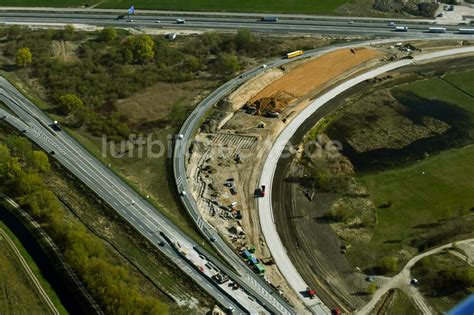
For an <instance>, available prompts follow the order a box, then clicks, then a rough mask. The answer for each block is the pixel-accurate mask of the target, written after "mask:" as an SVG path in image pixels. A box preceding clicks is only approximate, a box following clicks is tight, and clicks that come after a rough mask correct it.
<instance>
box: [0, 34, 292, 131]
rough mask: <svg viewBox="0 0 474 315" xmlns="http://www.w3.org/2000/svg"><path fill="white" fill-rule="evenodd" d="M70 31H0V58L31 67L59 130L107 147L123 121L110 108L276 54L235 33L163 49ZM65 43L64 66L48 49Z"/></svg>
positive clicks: (268, 44) (156, 40)
mask: <svg viewBox="0 0 474 315" xmlns="http://www.w3.org/2000/svg"><path fill="white" fill-rule="evenodd" d="M85 34H86V33H84V32H79V31H76V30H75V29H74V27H72V26H68V27H66V28H65V29H62V30H47V31H44V30H37V31H31V30H27V29H22V28H20V27H17V26H14V27H10V28H5V29H1V30H0V37H4V38H5V39H6V43H5V49H4V55H5V56H7V57H11V58H12V59H14V60H15V62H16V64H17V65H18V66H19V67H20V68H25V67H28V66H31V72H30V73H31V76H32V77H33V78H36V79H38V80H39V82H40V83H41V84H42V85H43V86H44V88H45V89H46V91H47V95H48V96H49V101H51V102H52V103H54V104H56V105H58V108H59V112H58V113H59V114H62V115H65V116H67V119H65V120H64V122H65V123H71V124H72V126H74V127H79V126H82V125H83V124H85V125H86V126H87V128H89V130H90V131H91V132H92V133H93V134H95V135H102V134H107V135H108V136H109V138H110V139H119V138H123V137H127V135H128V134H129V133H130V132H131V130H130V129H129V128H130V126H128V122H127V119H126V118H124V117H120V116H117V115H114V113H115V112H116V108H115V104H116V102H117V100H119V99H123V98H127V97H130V96H132V95H134V94H135V93H137V92H139V91H141V90H142V89H144V88H146V87H149V86H151V85H153V84H154V83H156V82H158V81H164V82H183V81H189V80H193V79H195V78H198V77H199V76H200V75H201V74H202V73H204V72H207V74H206V75H205V76H206V77H208V76H209V75H212V76H213V77H214V78H222V79H226V78H227V77H229V76H232V75H234V74H235V73H236V72H237V71H239V70H240V69H241V68H242V64H243V62H244V61H243V60H244V59H245V58H244V57H246V56H248V57H264V56H265V57H268V56H274V55H279V54H283V53H284V52H286V49H288V48H287V47H285V48H283V47H280V48H278V47H277V46H276V45H275V42H277V41H278V40H277V39H269V38H260V37H256V36H254V35H253V34H252V33H251V32H250V31H249V30H247V29H242V30H240V31H239V32H238V33H237V34H236V35H232V34H217V33H206V34H203V35H199V36H194V37H191V38H190V39H187V40H186V41H185V42H180V41H179V39H178V41H177V42H174V43H170V42H169V41H167V40H165V39H164V38H162V37H152V36H149V35H130V34H129V33H127V32H126V31H121V30H117V29H114V28H104V29H103V30H102V31H100V32H98V33H96V34H95V35H92V36H91V35H85ZM58 40H59V41H66V42H72V43H73V44H74V45H75V46H77V49H76V51H75V56H74V58H72V59H71V60H63V58H61V54H53V49H52V47H53V41H58ZM70 46H73V45H70Z"/></svg>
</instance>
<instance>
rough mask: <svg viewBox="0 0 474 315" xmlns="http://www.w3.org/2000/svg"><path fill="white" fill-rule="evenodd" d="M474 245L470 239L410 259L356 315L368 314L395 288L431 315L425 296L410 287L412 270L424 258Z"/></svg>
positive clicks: (424, 312)
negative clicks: (452, 248) (462, 246)
mask: <svg viewBox="0 0 474 315" xmlns="http://www.w3.org/2000/svg"><path fill="white" fill-rule="evenodd" d="M473 243H474V238H470V239H467V240H463V241H458V242H453V243H449V244H446V245H443V246H439V247H436V248H434V249H432V250H429V251H427V252H424V253H422V254H420V255H417V256H415V257H413V258H412V259H410V260H409V261H408V263H407V264H406V265H405V267H403V269H402V271H400V273H398V274H397V275H396V276H395V277H393V278H391V279H390V280H389V281H388V282H387V283H385V284H384V285H382V287H381V288H379V289H378V290H377V291H376V292H375V294H374V295H373V297H372V299H371V300H370V301H369V303H367V304H366V305H365V306H364V307H363V308H361V309H360V310H359V311H357V313H356V314H361V315H362V314H368V313H369V312H370V311H371V310H372V309H373V308H374V307H375V305H376V304H377V302H378V301H379V300H380V298H381V297H382V296H383V295H384V294H385V293H387V292H388V291H389V290H390V289H394V288H399V289H401V290H403V291H405V293H406V294H407V295H408V296H409V297H411V298H412V299H413V301H414V302H415V304H416V306H417V307H418V308H419V309H420V310H421V311H422V312H423V314H431V313H432V312H431V310H430V308H429V307H428V305H427V304H426V301H425V300H424V298H423V296H422V295H421V294H420V292H419V291H418V289H417V288H416V287H414V286H412V285H410V281H411V268H413V266H414V265H415V264H416V263H417V262H418V261H420V260H421V259H422V258H424V257H427V256H430V255H434V254H437V253H439V252H441V251H443V250H445V249H448V248H450V247H453V246H455V245H456V246H459V245H465V244H470V245H471V246H472V244H473Z"/></svg>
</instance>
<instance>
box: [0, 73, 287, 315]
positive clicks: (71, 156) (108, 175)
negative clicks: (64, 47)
mask: <svg viewBox="0 0 474 315" xmlns="http://www.w3.org/2000/svg"><path fill="white" fill-rule="evenodd" d="M0 101H2V102H3V103H4V104H5V105H6V106H7V107H8V108H9V109H10V111H9V112H8V111H6V110H3V109H0V116H1V119H3V120H4V121H6V122H8V123H9V124H10V125H12V126H13V127H15V128H16V129H18V130H19V131H21V132H23V133H24V135H25V136H27V137H28V138H30V139H31V140H32V141H34V142H35V143H37V144H38V145H39V146H40V147H42V148H43V149H44V150H45V151H46V152H48V153H49V154H50V155H51V156H52V157H53V158H55V159H56V160H57V161H59V162H60V163H61V164H62V165H63V166H64V167H66V168H67V169H68V170H69V171H70V172H71V173H72V174H74V175H75V176H76V177H77V178H78V179H80V180H81V181H82V182H84V183H85V184H86V185H87V186H88V187H89V188H90V189H91V190H93V191H94V192H95V193H96V194H97V195H98V196H99V197H100V198H102V199H103V200H104V201H106V202H107V203H108V204H109V205H110V206H111V207H112V208H113V209H115V210H116V211H117V212H118V213H119V214H120V215H121V216H122V217H123V218H124V219H125V220H126V221H128V222H129V223H130V224H131V225H132V226H133V227H135V229H136V230H137V231H138V232H139V233H141V234H142V235H143V236H144V237H145V238H147V239H148V240H149V241H150V242H151V243H152V244H153V245H155V246H156V247H157V248H158V249H159V250H161V251H162V252H163V254H165V255H166V256H167V257H168V259H170V260H171V261H173V262H174V263H175V264H176V265H177V266H178V267H179V268H180V269H181V270H183V271H184V272H185V273H186V274H187V275H189V276H190V277H191V278H192V279H194V281H196V282H197V283H198V284H199V285H200V286H201V287H202V288H203V289H204V290H206V291H207V292H208V293H209V294H210V295H211V296H213V297H214V298H215V299H216V300H217V301H218V302H219V303H220V304H221V305H222V306H224V307H225V308H228V309H233V310H234V312H235V313H238V314H246V313H257V312H262V313H270V312H272V313H279V311H278V308H276V307H275V306H273V305H271V304H270V303H268V304H269V305H262V304H263V303H265V298H264V297H262V296H263V295H265V293H266V295H267V296H270V295H271V293H272V292H271V291H270V292H267V290H268V288H263V287H256V286H253V287H250V286H248V285H246V284H245V283H242V282H243V280H241V279H240V277H239V276H238V275H236V274H235V273H233V272H232V271H231V270H228V269H227V268H226V267H225V266H223V265H222V264H221V263H220V262H219V261H216V260H215V259H214V258H213V257H212V256H211V255H209V254H208V253H206V252H205V251H204V250H202V249H201V250H200V252H201V253H204V256H203V255H200V253H198V252H197V251H195V250H194V247H195V246H197V245H196V244H195V242H194V241H192V240H191V239H190V238H189V237H187V236H186V235H185V234H184V233H182V232H181V231H179V229H178V228H177V227H175V226H174V225H173V224H172V223H170V222H169V221H168V220H167V219H166V218H165V217H164V216H163V215H161V214H160V213H159V211H158V210H156V209H155V208H153V206H151V205H150V204H149V203H148V202H147V201H146V200H144V199H143V198H142V197H141V196H140V195H138V194H137V193H136V192H135V191H134V190H133V189H131V188H130V187H128V186H127V185H126V184H125V183H124V182H123V181H122V180H121V179H120V178H118V176H116V175H115V174H114V173H112V172H111V171H110V170H109V169H108V168H107V167H106V166H104V165H102V164H101V163H100V162H99V161H98V160H97V159H95V158H94V157H93V156H92V155H91V154H89V153H88V152H87V151H86V150H85V149H83V148H82V147H81V146H80V145H79V144H78V143H77V142H76V141H75V140H74V139H72V138H71V137H70V136H68V135H67V134H66V133H65V132H63V131H55V130H53V128H51V126H52V124H53V121H52V120H51V119H50V118H49V117H47V116H46V115H45V114H44V113H43V112H42V111H41V110H39V109H38V108H37V107H36V106H35V105H34V104H33V103H31V102H30V101H29V100H28V99H26V98H25V97H24V96H23V95H21V94H20V92H19V91H18V90H16V89H15V87H13V86H12V85H11V84H10V83H9V82H7V81H6V80H5V79H4V78H0ZM163 235H165V236H166V237H163ZM177 244H179V245H177ZM178 249H181V253H180V252H179V251H178ZM209 261H211V262H212V264H213V265H214V266H217V268H207V267H206V264H207V263H208V262H209ZM195 265H197V266H195ZM208 269H217V270H220V271H222V272H224V273H226V274H228V275H229V277H230V278H231V279H232V280H234V281H237V282H238V283H239V284H240V286H241V287H242V288H243V290H239V291H238V292H235V291H233V290H232V288H230V287H229V286H228V285H226V284H224V285H220V286H219V285H218V284H217V283H216V282H215V281H213V280H211V279H210V278H209V277H208V276H209V275H210V274H211V272H212V270H208ZM257 290H258V291H257ZM249 297H251V298H249ZM262 302H263V303H262ZM280 307H281V308H283V309H285V308H288V311H287V312H286V313H291V308H290V307H289V306H288V305H286V304H285V305H284V306H280Z"/></svg>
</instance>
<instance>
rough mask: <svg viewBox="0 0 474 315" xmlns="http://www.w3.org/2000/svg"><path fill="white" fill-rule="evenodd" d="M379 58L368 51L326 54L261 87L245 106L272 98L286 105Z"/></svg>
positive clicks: (342, 51) (378, 53) (376, 54)
mask: <svg viewBox="0 0 474 315" xmlns="http://www.w3.org/2000/svg"><path fill="white" fill-rule="evenodd" d="M380 55H381V53H380V52H377V51H375V50H372V49H368V48H359V49H357V50H351V49H340V50H336V51H333V52H330V53H328V54H325V55H323V56H321V57H318V58H316V59H314V60H311V61H309V62H307V63H304V64H302V65H300V66H298V67H296V68H295V69H293V70H291V71H289V72H288V73H286V74H285V75H283V76H282V77H281V78H279V79H278V80H276V81H274V82H273V83H271V84H270V85H268V86H267V87H265V88H264V89H263V90H262V91H260V92H259V93H258V94H257V95H255V97H253V98H252V99H251V100H250V101H249V103H250V104H253V103H254V102H255V101H257V100H259V99H262V98H276V99H277V100H279V101H282V102H284V103H287V104H288V103H289V102H290V101H291V100H293V99H295V98H299V97H302V96H305V95H307V94H308V93H311V92H313V91H315V90H317V89H320V88H324V87H325V85H326V84H328V83H329V82H330V81H331V80H333V79H335V78H337V77H338V76H340V75H342V74H343V73H345V72H347V71H348V70H351V69H353V68H355V67H357V66H358V65H361V64H363V63H364V62H366V61H368V60H370V59H373V58H376V57H379V56H380Z"/></svg>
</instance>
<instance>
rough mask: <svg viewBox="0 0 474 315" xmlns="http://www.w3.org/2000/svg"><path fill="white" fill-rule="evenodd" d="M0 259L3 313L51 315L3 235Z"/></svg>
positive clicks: (0, 298)
mask: <svg viewBox="0 0 474 315" xmlns="http://www.w3.org/2000/svg"><path fill="white" fill-rule="evenodd" d="M0 228H1V229H3V227H0ZM0 257H1V258H0V279H1V281H0V282H1V287H2V290H1V294H0V310H1V313H2V314H28V313H30V314H49V313H50V311H49V309H48V307H47V306H46V304H45V303H44V301H43V299H42V298H41V297H40V295H39V294H38V292H37V291H36V288H35V287H34V285H33V283H32V282H31V280H30V278H29V277H28V276H27V274H26V271H25V270H24V268H23V266H22V265H21V264H20V261H19V260H18V257H17V256H16V255H15V253H14V252H13V250H12V249H11V248H10V245H9V244H8V243H7V241H6V240H5V239H4V237H3V236H2V235H0Z"/></svg>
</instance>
